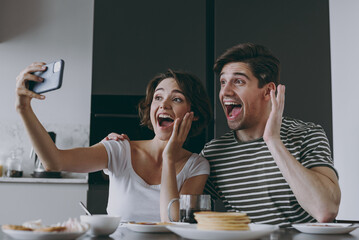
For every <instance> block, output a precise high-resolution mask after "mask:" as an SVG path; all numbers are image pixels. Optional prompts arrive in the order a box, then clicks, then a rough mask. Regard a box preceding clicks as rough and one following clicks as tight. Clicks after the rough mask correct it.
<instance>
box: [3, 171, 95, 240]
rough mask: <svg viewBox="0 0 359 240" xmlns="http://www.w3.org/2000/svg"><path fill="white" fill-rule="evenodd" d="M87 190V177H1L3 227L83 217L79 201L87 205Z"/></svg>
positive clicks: (80, 175) (65, 174) (79, 175)
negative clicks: (7, 224)
mask: <svg viewBox="0 0 359 240" xmlns="http://www.w3.org/2000/svg"><path fill="white" fill-rule="evenodd" d="M87 191H88V179H87V174H67V173H63V174H62V178H33V177H31V176H24V177H20V178H9V177H1V178H0V192H1V193H2V194H1V205H0V212H1V214H0V224H4V223H13V224H16V223H23V222H25V221H29V220H35V219H42V220H43V222H44V223H48V224H51V223H53V222H62V221H65V220H67V219H68V218H69V217H79V216H80V215H81V214H84V212H83V210H82V209H81V208H80V206H79V202H80V201H81V202H83V203H85V204H87ZM20 213H21V214H20ZM0 239H1V238H0Z"/></svg>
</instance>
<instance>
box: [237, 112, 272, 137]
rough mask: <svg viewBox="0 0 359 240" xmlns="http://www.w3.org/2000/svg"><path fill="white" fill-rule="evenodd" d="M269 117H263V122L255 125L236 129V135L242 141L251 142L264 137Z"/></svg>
mask: <svg viewBox="0 0 359 240" xmlns="http://www.w3.org/2000/svg"><path fill="white" fill-rule="evenodd" d="M267 119H268V117H267V118H263V120H262V121H261V122H258V123H257V124H255V125H254V126H252V127H250V128H246V129H241V130H236V131H235V133H236V136H237V139H238V141H240V142H249V141H253V140H256V139H259V138H262V137H263V134H264V129H265V127H266V124H267Z"/></svg>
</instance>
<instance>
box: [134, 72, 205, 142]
mask: <svg viewBox="0 0 359 240" xmlns="http://www.w3.org/2000/svg"><path fill="white" fill-rule="evenodd" d="M166 78H173V79H175V81H176V82H177V84H178V86H179V87H180V88H181V90H182V92H183V94H184V96H185V98H186V100H187V101H189V103H190V104H191V111H193V113H194V117H197V118H198V120H197V121H193V122H192V126H191V130H190V132H189V134H188V136H190V137H193V136H196V135H198V134H200V133H201V132H202V130H203V129H204V128H205V127H206V126H207V125H208V123H209V121H210V119H211V117H212V111H211V107H210V101H209V98H208V95H207V93H206V90H205V88H204V86H203V84H202V83H201V81H200V80H199V78H198V77H197V76H195V75H193V74H191V73H187V72H183V71H174V70H171V69H169V70H168V71H167V72H165V73H160V74H158V75H157V76H155V77H154V78H153V79H152V80H151V81H150V82H149V83H148V84H147V88H146V97H145V98H144V99H143V100H142V101H140V103H139V104H138V113H139V115H140V119H141V125H143V126H147V127H148V128H149V129H151V130H153V126H152V123H151V117H150V110H151V104H152V100H153V95H154V92H155V90H156V87H157V86H158V84H159V83H160V82H161V81H163V80H164V79H166Z"/></svg>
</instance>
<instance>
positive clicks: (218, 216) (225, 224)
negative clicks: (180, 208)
mask: <svg viewBox="0 0 359 240" xmlns="http://www.w3.org/2000/svg"><path fill="white" fill-rule="evenodd" d="M194 217H195V219H196V220H197V222H198V225H197V229H201V230H231V231H241V230H249V226H248V224H249V223H250V219H249V218H248V216H247V214H245V213H240V212H210V211H203V212H196V213H194Z"/></svg>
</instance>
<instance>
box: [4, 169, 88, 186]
mask: <svg viewBox="0 0 359 240" xmlns="http://www.w3.org/2000/svg"><path fill="white" fill-rule="evenodd" d="M0 183H70V184H71V183H78V184H87V183H88V174H78V173H67V172H63V173H61V178H34V177H31V176H30V175H25V176H24V177H4V176H3V177H0Z"/></svg>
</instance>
